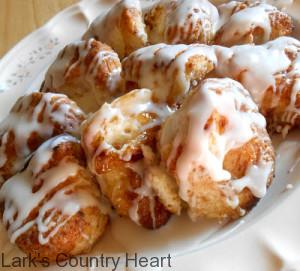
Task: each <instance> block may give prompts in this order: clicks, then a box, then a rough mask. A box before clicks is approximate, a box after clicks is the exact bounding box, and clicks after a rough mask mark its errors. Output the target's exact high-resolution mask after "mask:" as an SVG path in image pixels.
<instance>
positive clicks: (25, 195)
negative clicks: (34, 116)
mask: <svg viewBox="0 0 300 271" xmlns="http://www.w3.org/2000/svg"><path fill="white" fill-rule="evenodd" d="M85 166H86V162H85V159H84V153H83V151H82V149H81V146H80V143H79V141H78V140H77V139H75V138H74V137H72V136H69V135H60V136H57V137H54V138H52V139H50V140H48V141H46V142H45V143H44V144H42V145H41V146H40V147H39V148H38V150H37V151H36V152H35V153H34V155H33V156H32V158H31V159H30V161H29V163H28V165H27V166H26V168H25V170H24V171H22V172H21V173H18V174H16V175H14V176H13V177H12V178H10V179H9V180H8V181H7V182H5V183H4V184H3V186H2V187H1V190H0V202H1V203H2V208H3V209H2V211H3V212H2V219H3V223H4V225H5V227H6V229H7V231H8V233H9V236H10V239H11V242H13V243H15V244H16V245H17V246H18V247H19V248H20V249H21V250H22V251H24V252H25V253H27V254H30V255H31V256H32V257H36V258H37V259H38V260H40V259H42V258H43V257H47V258H48V259H49V260H50V261H55V260H56V258H57V256H58V255H60V257H59V259H60V260H63V257H61V256H62V255H64V256H66V257H70V256H73V255H79V254H82V253H86V252H88V251H89V250H90V249H91V247H92V246H93V244H94V243H95V242H96V241H97V240H98V239H99V237H100V236H101V235H102V234H103V232H104V230H105V228H106V225H107V222H108V216H107V215H106V213H105V211H104V209H103V207H102V203H101V201H100V192H99V188H98V186H97V184H96V182H95V181H94V180H93V177H92V175H91V174H90V173H89V172H88V171H87V169H86V168H85Z"/></svg>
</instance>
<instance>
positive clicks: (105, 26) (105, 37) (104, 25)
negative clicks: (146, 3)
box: [83, 0, 147, 58]
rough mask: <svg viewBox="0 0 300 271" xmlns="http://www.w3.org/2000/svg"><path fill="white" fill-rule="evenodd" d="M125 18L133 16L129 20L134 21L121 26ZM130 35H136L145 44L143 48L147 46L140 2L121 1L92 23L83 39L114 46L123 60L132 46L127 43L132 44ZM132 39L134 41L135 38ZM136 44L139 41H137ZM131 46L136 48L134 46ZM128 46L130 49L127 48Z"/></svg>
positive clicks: (136, 0)
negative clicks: (95, 40) (93, 39)
mask: <svg viewBox="0 0 300 271" xmlns="http://www.w3.org/2000/svg"><path fill="white" fill-rule="evenodd" d="M126 11H127V12H126ZM132 11H135V15H133V13H130V12H132ZM124 14H126V15H124ZM124 16H131V17H129V18H127V19H128V20H132V22H128V21H126V23H127V24H129V25H121V23H122V22H123V21H122V17H124ZM123 23H124V22H123ZM127 27H131V28H133V29H127ZM123 31H125V32H126V31H128V33H127V34H125V33H123ZM130 32H133V33H130ZM129 33H130V34H131V35H135V36H136V38H137V39H139V40H140V42H142V43H143V44H141V46H142V45H144V44H146V42H147V33H146V32H145V26H144V23H143V21H142V10H141V4H140V1H139V0H121V1H119V2H118V3H117V4H115V5H114V6H113V7H112V8H111V9H110V10H109V11H108V12H107V13H106V14H104V15H103V14H101V15H100V16H98V17H97V18H96V19H95V20H94V21H93V22H92V24H91V25H90V27H89V29H88V30H87V32H86V33H85V34H84V36H83V39H85V40H87V39H90V38H95V39H97V40H100V41H102V42H104V43H106V44H108V45H110V46H112V47H113V49H114V50H116V51H117V52H118V54H119V56H120V57H121V58H122V57H124V54H125V53H126V50H127V49H129V48H130V45H127V43H128V42H130V41H129ZM123 35H124V36H123ZM131 38H132V39H134V38H133V37H131ZM135 42H137V41H136V40H135ZM137 43H139V42H137ZM131 45H132V46H133V47H134V44H131ZM127 46H128V47H129V48H126V47H127ZM132 49H133V48H132Z"/></svg>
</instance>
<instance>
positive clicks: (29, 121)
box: [0, 93, 85, 179]
mask: <svg viewBox="0 0 300 271" xmlns="http://www.w3.org/2000/svg"><path fill="white" fill-rule="evenodd" d="M84 119H85V114H84V113H83V112H82V111H81V110H80V108H79V107H78V106H77V105H76V104H75V103H74V102H73V101H71V100H70V99H69V98H68V97H66V96H65V95H61V94H53V93H32V94H29V95H25V96H23V97H21V98H20V99H19V100H18V101H17V102H16V104H15V105H14V106H13V108H12V109H11V111H10V113H9V115H8V116H7V117H6V118H5V119H4V120H3V121H2V122H1V123H0V175H2V176H3V178H4V179H7V178H9V177H11V176H12V175H14V174H15V173H17V172H18V171H20V170H21V169H23V167H24V165H25V164H26V162H27V160H28V159H29V158H30V156H31V154H32V153H33V152H34V151H35V150H36V149H37V148H38V147H39V145H40V144H42V143H43V142H44V141H46V140H47V139H49V138H51V137H53V136H55V135H59V134H62V133H65V132H66V133H70V134H72V135H74V136H79V135H80V131H79V130H80V125H81V122H82V121H83V120H84Z"/></svg>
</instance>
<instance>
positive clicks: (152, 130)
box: [82, 89, 181, 229]
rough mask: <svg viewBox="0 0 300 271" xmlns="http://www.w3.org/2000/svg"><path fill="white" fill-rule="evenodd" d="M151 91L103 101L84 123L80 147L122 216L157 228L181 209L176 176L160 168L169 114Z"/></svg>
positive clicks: (108, 196)
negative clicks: (159, 147)
mask: <svg viewBox="0 0 300 271" xmlns="http://www.w3.org/2000/svg"><path fill="white" fill-rule="evenodd" d="M170 113H171V110H170V109H169V108H168V106H167V105H166V104H157V103H155V102H153V100H152V92H151V91H150V90H148V89H138V90H134V91H132V92H129V93H128V94H126V95H124V96H122V97H120V98H118V99H116V100H115V101H113V102H112V103H111V104H104V105H103V106H102V107H101V109H100V110H99V111H98V112H96V113H95V114H94V115H93V116H92V117H91V118H89V119H88V120H87V121H86V122H85V123H84V125H83V129H82V145H83V148H84V150H85V152H86V155H87V157H88V164H89V168H90V170H91V171H92V172H93V173H94V174H95V175H96V176H97V179H98V181H99V184H100V186H101V190H102V192H103V193H104V195H105V196H106V197H107V198H108V199H109V201H110V202H111V204H112V206H113V207H114V208H115V209H116V211H117V213H118V214H119V215H121V216H129V217H130V218H131V219H132V220H133V221H134V222H135V223H137V224H139V225H141V226H143V227H145V228H148V229H155V228H159V227H160V226H162V225H164V224H165V223H167V221H168V219H169V217H170V214H171V213H176V214H179V213H180V208H181V206H180V205H181V202H180V199H179V197H178V193H177V187H176V185H175V182H174V181H173V179H172V178H171V177H170V176H168V174H167V173H166V172H165V171H164V170H163V169H160V168H159V167H158V164H157V162H156V160H157V158H156V156H155V154H154V153H155V152H156V151H155V145H156V134H157V131H158V129H159V127H160V124H161V122H162V121H163V120H164V119H165V118H166V117H167V116H168V115H170Z"/></svg>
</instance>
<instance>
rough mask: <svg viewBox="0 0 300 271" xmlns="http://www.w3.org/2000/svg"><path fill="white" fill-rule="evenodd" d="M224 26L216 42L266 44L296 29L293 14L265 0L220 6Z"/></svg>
mask: <svg viewBox="0 0 300 271" xmlns="http://www.w3.org/2000/svg"><path fill="white" fill-rule="evenodd" d="M219 12H220V22H219V25H220V26H219V27H220V29H219V30H218V32H217V35H216V40H215V44H220V45H224V46H233V45H239V44H246V43H254V44H262V43H265V42H267V41H270V40H273V39H276V38H277V37H280V36H288V35H290V34H291V33H292V30H293V22H292V18H291V16H290V15H288V14H287V13H285V12H282V11H279V10H278V9H277V8H276V7H274V6H271V5H269V4H266V3H261V2H253V1H252V2H251V1H244V2H237V1H231V2H228V3H225V4H223V5H220V6H219Z"/></svg>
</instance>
